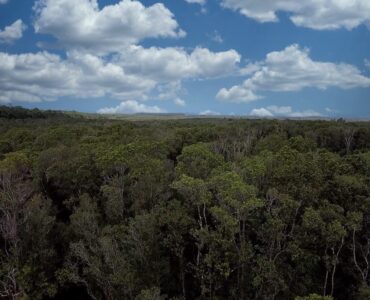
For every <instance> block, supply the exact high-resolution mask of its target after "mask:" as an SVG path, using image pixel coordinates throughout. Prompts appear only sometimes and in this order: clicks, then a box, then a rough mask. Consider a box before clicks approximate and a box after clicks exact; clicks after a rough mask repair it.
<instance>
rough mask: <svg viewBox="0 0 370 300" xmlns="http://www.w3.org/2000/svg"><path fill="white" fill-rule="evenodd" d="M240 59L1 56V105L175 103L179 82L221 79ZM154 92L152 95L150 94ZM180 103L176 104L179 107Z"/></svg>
mask: <svg viewBox="0 0 370 300" xmlns="http://www.w3.org/2000/svg"><path fill="white" fill-rule="evenodd" d="M239 60H240V56H239V54H238V53H237V52H235V51H233V50H231V51H226V52H219V53H214V52H211V51H209V50H208V49H203V48H196V49H195V50H193V51H192V52H191V53H187V52H186V51H185V50H183V49H181V48H148V49H145V48H143V47H141V46H131V47H127V49H126V51H125V52H123V53H121V54H119V55H117V56H114V57H113V58H106V57H99V56H96V55H93V54H89V53H86V52H84V51H77V50H73V51H69V52H67V58H66V59H63V58H61V57H60V56H58V55H55V54H50V53H48V52H46V51H44V52H39V53H36V54H31V53H28V54H20V55H17V54H7V53H0V73H1V74H2V78H1V80H0V101H2V102H11V101H45V100H55V99H57V98H60V97H69V96H70V97H75V98H87V97H91V98H96V97H102V96H109V97H113V98H116V99H120V100H129V99H133V98H134V99H137V100H140V99H143V100H145V99H146V98H148V96H149V95H150V96H152V97H153V98H158V99H162V100H174V99H176V98H179V96H178V93H179V92H180V91H181V80H183V79H186V78H209V77H213V76H221V75H223V74H226V73H227V72H228V71H229V72H231V71H232V70H234V68H236V65H237V63H238V62H239ZM156 92H158V95H157V96H155V95H153V93H156ZM179 103H180V102H178V104H179Z"/></svg>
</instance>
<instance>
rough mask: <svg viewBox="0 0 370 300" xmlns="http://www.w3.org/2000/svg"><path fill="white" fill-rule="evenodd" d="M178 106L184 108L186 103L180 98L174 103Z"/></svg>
mask: <svg viewBox="0 0 370 300" xmlns="http://www.w3.org/2000/svg"><path fill="white" fill-rule="evenodd" d="M173 102H174V103H175V104H176V105H177V106H181V107H184V106H186V102H185V101H184V100H182V99H180V98H176V99H175V100H174V101H173Z"/></svg>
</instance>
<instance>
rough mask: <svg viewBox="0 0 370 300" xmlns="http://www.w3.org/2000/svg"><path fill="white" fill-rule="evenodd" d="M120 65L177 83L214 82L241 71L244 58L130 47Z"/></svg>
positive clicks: (119, 58)
mask: <svg viewBox="0 0 370 300" xmlns="http://www.w3.org/2000/svg"><path fill="white" fill-rule="evenodd" d="M115 61H116V63H117V64H120V65H122V66H123V67H124V68H125V70H127V71H128V72H132V73H135V74H137V73H140V74H141V75H142V76H145V77H149V78H156V79H160V80H163V81H175V80H179V79H183V78H194V77H195V78H210V77H218V76H223V75H228V74H229V73H231V72H234V71H235V70H237V64H238V63H239V62H240V55H239V54H238V53H237V52H236V51H235V50H229V51H224V52H211V51H210V50H208V49H206V48H195V49H194V50H193V51H192V52H191V53H187V52H186V51H185V50H184V49H182V48H174V47H169V48H157V47H151V48H143V47H142V46H130V47H127V48H126V49H125V50H124V51H123V52H122V53H121V54H119V55H117V56H116V57H115Z"/></svg>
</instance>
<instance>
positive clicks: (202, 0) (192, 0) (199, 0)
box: [185, 0, 206, 5]
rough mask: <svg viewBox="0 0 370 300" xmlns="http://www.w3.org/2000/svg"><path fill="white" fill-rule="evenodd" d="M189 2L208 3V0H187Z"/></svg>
mask: <svg viewBox="0 0 370 300" xmlns="http://www.w3.org/2000/svg"><path fill="white" fill-rule="evenodd" d="M185 1H186V2H187V3H195V4H200V5H204V4H206V0H185Z"/></svg>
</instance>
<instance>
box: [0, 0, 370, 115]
mask: <svg viewBox="0 0 370 300" xmlns="http://www.w3.org/2000/svg"><path fill="white" fill-rule="evenodd" d="M191 2H192V3H191ZM0 104H7V105H22V106H24V107H29V108H32V107H38V108H42V109H63V110H77V111H83V112H100V113H138V112H153V113H156V112H169V113H174V112H182V113H192V114H222V115H229V114H235V115H254V116H263V117H274V116H291V117H310V116H328V117H342V116H344V117H350V118H370V2H369V1H368V0H343V1H334V0H319V1H317V0H306V1H302V3H300V2H298V1H293V0H274V1H273V0H266V1H260V0H166V1H165V0H163V1H161V2H158V1H155V0H147V1H144V0H143V1H132V0H122V1H118V0H106V1H103V0H99V1H96V0H80V1H75V0H36V1H32V0H27V1H25V0H0Z"/></svg>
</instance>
